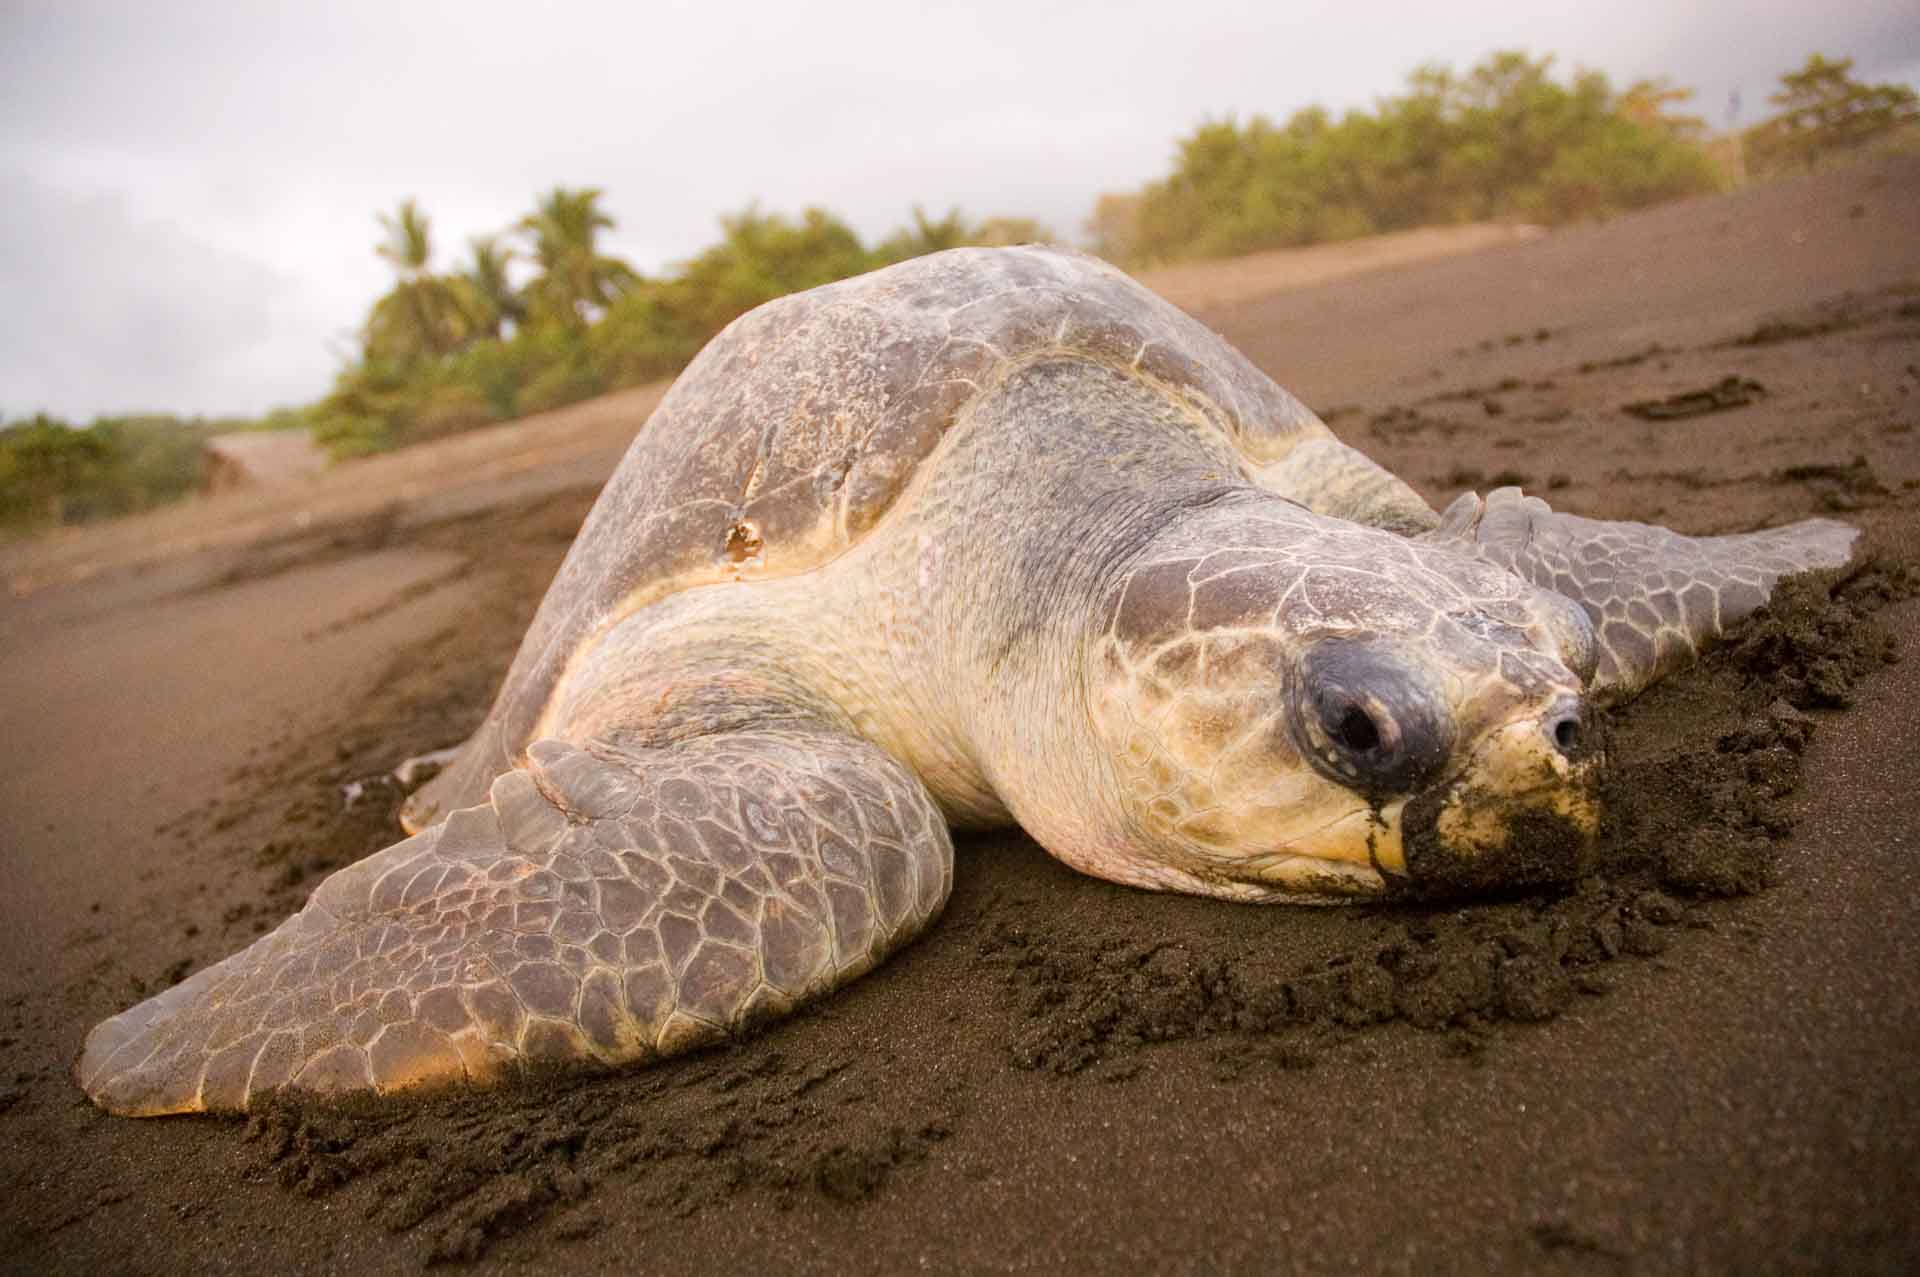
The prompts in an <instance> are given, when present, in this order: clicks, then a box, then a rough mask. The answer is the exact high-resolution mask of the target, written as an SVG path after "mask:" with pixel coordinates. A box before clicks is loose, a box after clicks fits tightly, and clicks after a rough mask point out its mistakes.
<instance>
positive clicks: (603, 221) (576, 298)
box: [520, 186, 640, 328]
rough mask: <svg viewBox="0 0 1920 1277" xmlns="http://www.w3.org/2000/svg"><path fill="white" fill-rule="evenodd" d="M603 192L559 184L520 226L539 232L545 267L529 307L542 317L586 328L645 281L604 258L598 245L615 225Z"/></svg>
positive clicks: (537, 254)
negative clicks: (600, 237) (602, 204)
mask: <svg viewBox="0 0 1920 1277" xmlns="http://www.w3.org/2000/svg"><path fill="white" fill-rule="evenodd" d="M602 194H604V192H603V191H601V190H600V189H599V188H598V187H592V186H582V187H576V188H573V189H571V190H570V189H568V188H567V187H564V186H556V187H554V188H553V190H552V191H550V192H548V193H547V194H546V195H544V196H542V197H541V198H540V200H539V201H538V203H537V205H536V206H535V208H534V211H533V212H531V213H529V214H528V215H527V216H525V217H523V218H521V219H520V229H521V230H523V231H526V232H527V233H528V234H530V235H532V236H533V256H534V261H535V262H537V263H538V264H539V267H540V274H539V275H538V276H537V277H536V278H535V279H534V280H533V282H532V283H531V284H529V285H528V286H527V296H528V308H529V310H530V312H531V313H532V314H533V316H534V317H535V318H536V319H549V320H556V321H558V322H560V323H562V324H565V325H567V326H569V327H576V328H577V327H584V326H585V325H586V324H588V323H590V322H591V321H592V320H593V319H594V318H595V317H596V316H597V315H598V314H599V313H600V312H602V311H604V310H605V309H606V308H607V307H608V306H610V305H611V304H612V303H613V301H614V299H615V298H617V297H619V296H620V294H621V293H623V292H626V291H627V290H628V289H630V288H632V287H633V286H634V285H636V284H638V283H639V282H640V276H639V275H638V274H637V273H636V272H635V271H634V269H633V268H632V267H631V266H629V265H627V264H626V263H625V262H623V261H621V260H620V259H619V258H617V257H606V256H602V255H601V254H600V252H599V251H598V248H597V246H596V244H595V243H594V241H595V239H596V237H597V236H598V235H599V233H600V232H601V231H603V230H610V229H612V227H613V225H614V221H613V218H611V217H609V216H608V215H607V214H606V213H605V212H604V211H603V210H602V209H601V208H600V197H601V195H602Z"/></svg>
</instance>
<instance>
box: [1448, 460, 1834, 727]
mask: <svg viewBox="0 0 1920 1277" xmlns="http://www.w3.org/2000/svg"><path fill="white" fill-rule="evenodd" d="M1858 535H1859V530H1858V529H1856V528H1852V527H1849V526H1847V525H1846V524H1844V523H1838V522H1835V521H1834V520H1832V519H1806V520H1803V521H1801V522H1799V523H1790V524H1787V525H1786V526H1784V527H1778V528H1769V529H1766V530H1765V531H1761V532H1746V533H1739V534H1736V535H1733V536H1714V537H1690V536H1683V535H1681V534H1680V533H1678V532H1673V531H1670V530H1669V529H1667V528H1662V527H1656V526H1654V525H1652V524H1646V523H1626V522H1619V523H1610V522H1605V521H1603V520H1598V519H1585V518H1581V517H1580V516H1579V515H1573V514H1561V513H1559V512H1557V511H1555V510H1554V509H1552V508H1551V507H1550V506H1548V505H1547V503H1546V502H1544V501H1542V500H1540V499H1539V498H1538V497H1529V496H1526V495H1524V494H1522V493H1521V491H1520V489H1518V488H1497V489H1495V490H1494V491H1493V492H1491V493H1489V494H1488V495H1487V497H1486V498H1485V500H1482V499H1481V498H1480V497H1478V496H1475V495H1474V494H1473V493H1471V492H1469V493H1465V494H1463V495H1462V496H1460V497H1459V498H1457V499H1456V500H1455V501H1454V502H1453V504H1452V505H1450V506H1448V507H1447V509H1446V511H1445V512H1444V513H1443V514H1442V515H1441V521H1440V526H1439V527H1438V528H1436V529H1435V530H1434V531H1432V532H1430V533H1427V534H1426V535H1425V537H1424V538H1423V539H1426V540H1429V541H1436V542H1439V543H1441V544H1446V543H1448V542H1454V543H1465V544H1466V545H1467V546H1470V547H1472V548H1473V549H1475V550H1476V551H1477V552H1478V553H1480V554H1481V555H1483V556H1484V557H1486V558H1488V559H1491V560H1492V561H1494V562H1495V563H1498V564H1500V565H1501V566H1502V567H1505V568H1507V569H1508V570H1509V571H1512V572H1514V573H1515V574H1517V575H1519V576H1520V577H1522V578H1524V579H1526V580H1528V581H1531V582H1532V583H1533V584H1534V585H1537V586H1539V587H1541V588H1542V589H1546V590H1551V591H1553V592H1554V593H1556V594H1560V595H1563V596H1564V597H1566V598H1569V599H1571V600H1573V601H1574V602H1575V603H1577V604H1579V605H1580V608H1581V610H1582V611H1583V612H1585V614H1586V616H1587V618H1588V620H1589V621H1590V622H1591V623H1592V627H1593V636H1592V637H1593V645H1594V650H1593V653H1592V657H1593V660H1592V665H1593V673H1592V675H1591V677H1590V678H1589V679H1588V681H1587V687H1588V691H1589V693H1590V694H1591V695H1593V696H1594V697H1596V698H1597V699H1599V700H1601V701H1618V700H1624V699H1626V698H1627V697H1629V696H1632V695H1633V694H1634V693H1636V692H1638V691H1640V690H1641V689H1642V688H1644V687H1646V686H1647V685H1649V684H1650V683H1653V682H1654V681H1656V680H1657V679H1659V678H1661V677H1662V676H1664V675H1666V674H1668V673H1670V672H1671V671H1673V670H1675V669H1678V668H1680V667H1681V666H1683V665H1686V664H1688V663H1690V662H1691V661H1692V660H1693V659H1694V658H1695V657H1696V655H1697V654H1698V652H1699V649H1700V647H1701V646H1702V645H1704V644H1705V643H1707V642H1708V641H1710V640H1712V639H1714V638H1717V637H1719V636H1720V635H1721V634H1724V633H1725V632H1726V631H1727V630H1728V629H1730V628H1731V627H1733V626H1734V625H1736V624H1738V623H1739V622H1740V621H1742V620H1745V619H1746V618H1747V617H1748V616H1750V615H1752V614H1753V613H1754V612H1756V611H1758V610H1759V609H1760V608H1761V607H1762V606H1763V605H1765V603H1766V601H1767V600H1768V598H1770V597H1771V596H1772V593H1773V587H1774V586H1775V585H1776V584H1777V583H1778V582H1779V581H1780V580H1781V578H1783V577H1787V576H1791V575H1793V574H1794V573H1796V572H1808V571H1813V570H1815V569H1819V568H1835V567H1840V566H1842V565H1843V564H1845V563H1846V562H1847V559H1848V558H1849V556H1850V555H1851V553H1852V546H1853V541H1854V538H1855V537H1857V536H1858Z"/></svg>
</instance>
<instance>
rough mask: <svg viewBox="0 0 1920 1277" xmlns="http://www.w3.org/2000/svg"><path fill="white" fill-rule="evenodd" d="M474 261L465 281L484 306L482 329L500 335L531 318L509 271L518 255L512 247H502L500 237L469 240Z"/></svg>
mask: <svg viewBox="0 0 1920 1277" xmlns="http://www.w3.org/2000/svg"><path fill="white" fill-rule="evenodd" d="M467 250H468V252H469V253H471V254H472V257H473V261H472V264H471V265H469V266H468V267H467V269H466V272H465V282H466V284H467V285H468V287H469V289H470V290H471V292H472V293H473V294H474V295H475V297H476V299H477V300H478V302H479V303H480V306H481V309H482V314H481V322H480V327H481V329H482V330H483V331H484V332H485V333H486V335H487V336H489V337H494V338H497V337H499V336H500V333H501V329H502V327H503V326H504V325H506V324H509V323H511V324H514V325H516V326H517V325H519V324H520V323H522V322H523V321H524V320H525V319H526V317H527V303H526V298H524V297H522V296H521V294H520V290H519V289H517V288H515V287H514V286H513V281H512V280H511V279H509V278H508V276H507V268H508V267H509V266H511V265H512V264H513V259H514V257H515V256H516V254H515V253H514V251H513V247H512V245H509V244H502V243H501V242H500V237H499V236H498V235H475V236H474V237H473V238H472V239H470V240H468V241H467Z"/></svg>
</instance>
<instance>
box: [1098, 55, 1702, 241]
mask: <svg viewBox="0 0 1920 1277" xmlns="http://www.w3.org/2000/svg"><path fill="white" fill-rule="evenodd" d="M1551 67H1552V59H1551V58H1538V59H1535V58H1529V57H1528V56H1527V55H1525V54H1523V53H1497V54H1494V55H1493V56H1492V57H1489V58H1488V59H1487V60H1486V61H1484V62H1482V63H1481V64H1480V65H1478V66H1476V67H1474V68H1472V69H1471V70H1469V71H1467V72H1466V73H1465V74H1456V73H1454V72H1453V71H1450V70H1448V69H1447V68H1446V67H1442V66H1427V67H1422V68H1420V69H1419V70H1417V71H1415V72H1414V73H1413V74H1412V75H1411V76H1410V77H1409V78H1408V83H1407V91H1406V92H1405V93H1404V94H1401V95H1400V96H1398V97H1390V98H1383V99H1381V100H1380V101H1379V102H1377V103H1376V104H1375V106H1374V108H1373V109H1372V110H1371V111H1350V112H1348V113H1347V114H1346V115H1344V116H1342V117H1341V118H1339V119H1337V120H1336V119H1335V118H1334V117H1333V116H1331V115H1330V114H1328V112H1327V111H1326V110H1324V109H1323V108H1321V107H1308V108H1306V109H1305V110H1302V111H1298V112H1295V113H1294V115H1293V116H1292V117H1291V118H1289V119H1288V120H1287V121H1286V122H1285V123H1284V124H1275V123H1273V122H1272V121H1270V120H1268V119H1267V118H1266V117H1265V116H1259V115H1256V116H1254V117H1253V118H1252V119H1250V120H1248V121H1247V122H1246V123H1244V124H1241V123H1237V122H1235V121H1233V120H1230V119H1229V120H1223V121H1217V122H1214V123H1209V124H1204V125H1202V126H1201V127H1200V128H1199V129H1197V130H1195V131H1194V132H1193V133H1192V134H1191V135H1189V136H1187V137H1185V138H1182V139H1181V140H1180V141H1179V143H1178V150H1177V153H1176V157H1175V162H1174V169H1173V172H1172V173H1170V174H1169V175H1168V176H1166V177H1165V178H1163V179H1161V180H1160V181H1158V182H1154V183H1152V184H1151V185H1149V186H1148V187H1147V188H1146V189H1145V190H1143V191H1141V192H1140V193H1139V194H1137V195H1133V196H1120V197H1118V198H1117V199H1116V198H1115V197H1111V196H1109V197H1107V198H1106V199H1104V200H1102V202H1101V203H1100V205H1099V206H1098V207H1097V209H1096V211H1095V216H1094V222H1093V225H1092V227H1091V228H1090V229H1091V230H1092V231H1093V234H1094V238H1095V251H1097V252H1101V253H1103V254H1105V255H1107V256H1110V257H1114V258H1117V259H1120V260H1123V261H1127V262H1132V263H1136V264H1150V263H1159V262H1170V261H1178V260H1182V259H1186V258H1194V257H1224V256H1230V255H1233V254H1238V253H1247V252H1253V251H1255V250H1258V249H1267V248H1281V247H1286V246H1289V245H1295V244H1310V243H1314V242H1316V241H1320V240H1331V239H1348V238H1352V237H1354V236H1358V235H1372V234H1377V233H1379V232H1382V231H1393V230H1403V229H1406V228H1409V227H1414V226H1433V225H1441V224H1446V223H1451V222H1473V221H1485V220H1488V219H1492V218H1514V219H1520V220H1524V221H1530V222H1540V223H1545V224H1549V225H1551V224H1556V223H1561V222H1568V221H1573V220H1577V219H1580V218H1588V217H1597V216H1601V215H1604V214H1608V213H1614V212H1619V211H1622V210H1626V209H1632V208H1640V207H1642V206H1644V205H1647V204H1653V203H1658V202H1659V201H1661V200H1667V199H1673V198H1674V197H1676V196H1681V195H1691V194H1694V193H1696V192H1700V191H1709V190H1713V189H1714V188H1715V187H1717V186H1719V185H1720V184H1721V182H1722V181H1723V177H1722V175H1721V174H1720V173H1719V172H1718V171H1716V169H1715V167H1714V165H1713V163H1712V161H1711V160H1710V159H1709V158H1708V156H1707V153H1706V151H1705V149H1704V148H1703V147H1702V146H1701V145H1700V143H1701V141H1702V140H1703V138H1704V136H1705V134H1706V126H1705V124H1704V122H1703V121H1701V120H1699V119H1696V118H1695V117H1693V116H1689V115H1683V114H1676V113H1674V111H1673V110H1672V108H1673V107H1674V105H1675V104H1676V103H1678V102H1681V101H1684V100H1685V99H1686V98H1687V97H1688V96H1690V95H1689V93H1688V92H1687V91H1686V90H1680V89H1675V88H1673V87H1671V86H1669V85H1667V84H1665V83H1664V82H1643V83H1640V84H1635V85H1633V86H1632V87H1630V88H1628V89H1627V90H1626V91H1625V92H1616V91H1615V89H1614V88H1613V86H1612V85H1611V84H1610V83H1609V82H1608V80H1607V77H1606V76H1605V75H1602V74H1601V73H1599V72H1597V71H1585V72H1580V73H1578V74H1576V75H1574V76H1573V77H1572V79H1571V81H1569V82H1567V83H1561V82H1560V81H1558V80H1556V79H1554V78H1553V76H1552V74H1551Z"/></svg>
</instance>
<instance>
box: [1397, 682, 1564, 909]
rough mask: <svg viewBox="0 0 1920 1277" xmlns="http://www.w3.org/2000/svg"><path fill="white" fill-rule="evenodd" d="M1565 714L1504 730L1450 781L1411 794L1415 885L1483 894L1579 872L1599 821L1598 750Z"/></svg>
mask: <svg viewBox="0 0 1920 1277" xmlns="http://www.w3.org/2000/svg"><path fill="white" fill-rule="evenodd" d="M1569 722H1574V723H1577V719H1572V718H1570V717H1569V716H1568V715H1567V714H1566V713H1564V712H1562V713H1549V714H1547V715H1545V716H1536V715H1528V716H1526V717H1524V718H1519V719H1515V720H1514V721H1512V722H1509V723H1507V724H1505V725H1504V726H1502V727H1499V728H1497V729H1496V730H1494V731H1493V732H1491V733H1489V734H1488V736H1487V738H1486V739H1485V740H1483V741H1482V742H1481V743H1480V745H1479V746H1478V747H1477V748H1476V749H1475V750H1474V751H1473V754H1472V755H1471V756H1470V757H1469V758H1468V760H1467V766H1466V768H1465V770H1464V771H1463V772H1462V773H1461V774H1460V776H1459V778H1458V779H1456V780H1455V781H1453V782H1452V783H1451V784H1448V785H1445V786H1442V787H1440V788H1438V789H1437V790H1435V791H1433V792H1431V793H1428V794H1423V795H1421V796H1419V797H1417V798H1414V799H1412V800H1411V801H1409V802H1408V803H1407V805H1406V808H1405V810H1404V812H1403V815H1402V831H1401V832H1402V838H1403V842H1404V850H1405V855H1406V864H1407V872H1408V874H1409V875H1410V876H1411V879H1412V884H1413V887H1414V889H1415V890H1416V891H1422V892H1426V891H1438V892H1440V893H1443V894H1450V893H1454V892H1468V891H1484V890H1487V889H1489V888H1497V887H1516V886H1524V885H1528V884H1533V883H1545V882H1564V881H1567V880H1569V879H1572V878H1576V877H1578V876H1579V875H1580V873H1581V872H1582V870H1583V868H1584V867H1585V864H1586V861H1587V857H1588V854H1589V852H1590V850H1591V848H1592V845H1593V841H1594V837H1595V835H1596V834H1597V833H1598V831H1599V828H1600V804H1599V800H1598V796H1597V794H1596V792H1595V790H1596V787H1597V781H1598V778H1599V776H1598V773H1599V760H1598V758H1597V755H1596V752H1595V751H1591V750H1586V749H1583V748H1581V747H1580V746H1579V743H1578V740H1577V733H1576V732H1575V731H1569V730H1568V727H1567V724H1568V723H1569Z"/></svg>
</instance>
